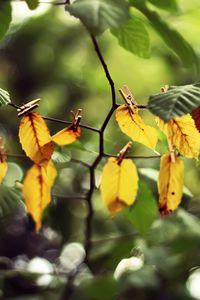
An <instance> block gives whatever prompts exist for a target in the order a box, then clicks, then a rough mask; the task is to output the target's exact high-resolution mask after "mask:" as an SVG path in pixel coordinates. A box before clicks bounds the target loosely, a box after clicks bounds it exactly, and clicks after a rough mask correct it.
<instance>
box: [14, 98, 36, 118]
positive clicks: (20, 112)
mask: <svg viewBox="0 0 200 300" xmlns="http://www.w3.org/2000/svg"><path fill="white" fill-rule="evenodd" d="M39 102H40V98H39V99H35V100H32V101H29V102H28V103H25V104H23V105H22V106H20V107H19V108H18V109H17V111H18V117H21V116H23V115H25V114H26V113H28V112H30V111H32V110H33V109H35V108H36V107H38V106H39V104H38V103H39Z"/></svg>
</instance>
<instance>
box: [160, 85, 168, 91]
mask: <svg viewBox="0 0 200 300" xmlns="http://www.w3.org/2000/svg"><path fill="white" fill-rule="evenodd" d="M168 89H169V85H168V84H165V85H164V86H162V87H161V88H160V91H161V93H166V92H167V91H168Z"/></svg>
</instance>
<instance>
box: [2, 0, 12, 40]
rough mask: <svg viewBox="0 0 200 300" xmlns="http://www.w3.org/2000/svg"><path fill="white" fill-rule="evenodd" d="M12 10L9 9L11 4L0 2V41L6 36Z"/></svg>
mask: <svg viewBox="0 0 200 300" xmlns="http://www.w3.org/2000/svg"><path fill="white" fill-rule="evenodd" d="M11 12H12V8H11V4H10V2H9V1H1V2H0V23H1V26H0V39H2V38H3V37H4V35H5V34H6V32H7V30H8V28H9V26H10V22H11V19H12V15H11Z"/></svg>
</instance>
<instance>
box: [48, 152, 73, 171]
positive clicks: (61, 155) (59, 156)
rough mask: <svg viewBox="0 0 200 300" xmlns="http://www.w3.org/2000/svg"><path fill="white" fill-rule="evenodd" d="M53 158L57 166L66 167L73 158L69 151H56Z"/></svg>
mask: <svg viewBox="0 0 200 300" xmlns="http://www.w3.org/2000/svg"><path fill="white" fill-rule="evenodd" d="M51 159H52V161H53V162H54V164H55V165H56V167H57V168H64V167H65V166H66V165H67V163H68V162H69V161H70V160H71V153H70V152H69V151H65V152H59V151H54V152H53V155H52V158H51Z"/></svg>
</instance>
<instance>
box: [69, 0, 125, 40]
mask: <svg viewBox="0 0 200 300" xmlns="http://www.w3.org/2000/svg"><path fill="white" fill-rule="evenodd" d="M65 9H66V10H67V11H68V12H69V13H70V14H71V15H72V16H74V17H76V18H79V19H80V20H81V21H82V22H83V24H84V25H85V26H86V27H87V29H88V30H89V31H90V32H91V33H93V34H99V33H102V32H104V31H105V30H106V29H108V28H118V27H119V26H120V25H121V23H123V22H125V21H126V20H127V19H128V17H129V11H128V5H127V3H126V1H124V0H92V1H91V0H76V1H75V2H74V3H72V4H71V5H66V7H65Z"/></svg>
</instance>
